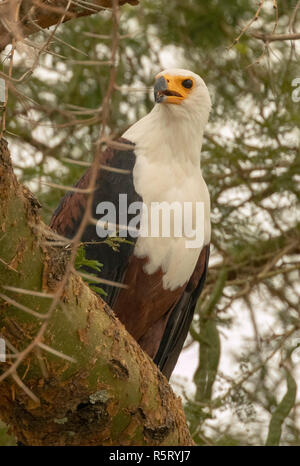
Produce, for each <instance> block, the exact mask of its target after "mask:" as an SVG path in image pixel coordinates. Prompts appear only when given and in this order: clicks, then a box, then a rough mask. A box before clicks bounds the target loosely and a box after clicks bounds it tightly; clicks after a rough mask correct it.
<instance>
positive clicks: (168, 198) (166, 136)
mask: <svg viewBox="0 0 300 466" xmlns="http://www.w3.org/2000/svg"><path fill="white" fill-rule="evenodd" d="M154 100H155V104H154V107H153V109H152V110H151V111H150V113H148V114H147V115H146V116H145V117H143V118H142V119H140V120H139V121H137V122H136V123H135V124H133V125H132V126H131V127H129V129H127V131H125V133H124V134H123V135H122V137H121V138H118V139H116V140H115V144H112V145H111V146H108V147H107V149H106V150H105V151H103V154H102V160H101V166H100V168H99V170H98V171H97V180H96V188H95V190H94V192H93V205H92V211H93V212H92V214H93V218H94V219H95V220H97V219H101V218H102V219H103V216H102V217H101V216H99V205H102V206H107V205H111V204H112V205H114V206H115V207H116V212H117V215H116V219H115V222H116V225H119V226H120V228H121V229H122V228H123V230H122V231H123V233H124V231H127V234H128V235H129V233H130V228H129V225H130V222H134V221H135V225H136V229H135V228H131V230H132V237H130V238H128V240H126V241H122V242H120V244H119V250H118V251H117V252H116V251H115V248H114V247H111V245H109V244H108V243H107V241H101V238H99V230H101V221H100V228H97V224H96V225H95V222H93V223H91V224H89V225H87V226H86V228H85V231H84V233H83V235H82V238H81V241H82V242H83V244H85V257H86V258H87V259H94V260H98V261H99V262H100V263H101V264H103V266H102V268H101V270H100V271H99V272H97V275H98V277H99V279H102V280H103V281H104V282H105V280H107V282H105V283H104V284H103V287H102V288H103V290H104V291H105V293H106V296H105V297H104V300H105V301H106V303H107V304H108V305H109V306H110V307H111V308H112V310H113V311H114V313H115V314H116V315H117V317H118V318H119V320H120V321H121V322H122V323H123V324H124V326H125V327H126V329H127V331H128V332H129V333H130V334H131V335H132V336H133V337H134V338H135V340H136V341H137V342H138V343H139V345H140V346H141V348H142V349H143V350H144V351H145V352H146V353H147V354H148V355H149V356H150V357H151V358H152V359H153V360H154V362H155V363H156V364H157V366H158V367H159V368H160V370H161V372H162V373H163V374H164V375H165V376H166V377H167V378H168V379H169V378H170V376H171V374H172V371H173V369H174V367H175V365H176V362H177V360H178V357H179V354H180V352H181V350H182V347H183V344H184V341H185V339H186V337H187V334H188V331H189V327H190V325H191V322H192V319H193V314H194V310H195V306H196V303H197V300H198V298H199V296H200V293H201V291H202V289H203V286H204V282H205V279H206V273H207V267H208V261H209V245H210V235H211V225H210V197H209V192H208V189H207V185H206V183H205V181H204V179H203V176H202V172H201V166H200V154H201V147H202V140H203V133H204V128H205V125H206V124H207V121H208V118H209V113H210V109H211V100H210V96H209V92H208V89H207V87H206V85H205V83H204V81H203V80H202V78H201V77H200V76H198V75H197V74H195V73H193V72H191V71H188V70H184V69H166V70H164V71H162V72H160V73H159V74H157V75H156V76H155V80H154ZM91 170H92V167H90V168H89V169H88V170H87V171H86V172H85V173H84V175H83V176H82V177H81V179H80V180H79V181H78V183H77V184H76V185H75V186H76V188H79V189H78V190H74V191H72V192H68V193H67V194H66V195H65V197H64V198H63V199H62V200H61V202H60V204H59V206H58V208H57V209H56V211H55V212H54V214H53V217H52V219H51V223H50V226H51V228H52V229H53V230H54V231H56V232H57V233H58V234H59V235H63V236H64V237H67V238H72V237H74V235H75V234H76V231H77V230H78V228H79V225H80V222H81V219H82V217H83V215H84V211H85V208H86V203H87V194H86V193H85V192H84V191H83V190H84V189H87V188H88V186H89V180H90V176H91ZM120 195H123V197H124V195H126V201H127V211H126V215H125V217H124V214H125V212H123V210H124V207H122V206H121V200H120V199H121V197H120ZM174 202H175V204H176V206H177V207H178V206H179V207H182V208H183V207H184V206H185V205H187V204H189V205H191V206H192V208H191V210H190V212H191V216H192V221H191V225H193V226H195V218H196V216H195V208H194V207H195V206H196V205H197V204H199V205H201V206H202V211H201V212H202V216H201V222H200V225H198V226H197V227H200V228H201V231H202V234H201V235H200V238H201V241H200V240H199V241H197V242H196V243H197V244H196V246H194V247H187V236H188V235H190V231H189V230H188V233H186V234H184V233H183V234H182V235H181V236H180V235H178V234H176V231H175V230H176V228H175V227H174V228H172V229H170V234H169V235H162V234H161V229H159V234H155V235H151V234H148V235H146V234H144V235H141V234H139V233H138V234H136V231H140V230H139V228H141V227H142V225H143V224H144V226H145V224H146V223H147V222H148V223H149V222H150V220H151V218H152V217H151V215H152V214H151V215H150V216H149V215H147V216H146V215H145V212H146V210H147V212H149V210H150V211H151V207H152V205H153V204H155V205H156V206H157V205H160V204H161V203H165V205H170V204H171V205H174ZM107 203H108V204H107ZM122 203H123V198H122ZM136 203H138V205H140V204H139V203H141V205H142V206H143V207H142V208H141V210H140V216H139V221H136V219H135V216H134V214H135V213H136V211H134V209H130V208H129V209H128V205H129V206H136V205H137V204H136ZM172 203H173V204H172ZM100 211H101V213H102V214H103V212H102V210H101V209H100ZM151 212H152V211H151ZM171 213H172V212H171ZM146 217H147V219H146V220H145V218H146ZM173 217H174V218H175V213H174V212H173ZM173 217H172V218H173ZM124 218H126V221H125V225H124ZM153 218H154V217H153ZM170 218H171V215H170ZM122 222H123V223H122ZM180 222H181V226H182V223H185V217H184V218H183V220H179V223H180ZM198 223H199V222H198ZM103 224H105V222H104V221H103ZM105 225H106V229H107V228H108V226H107V225H108V224H107V223H106V224H105ZM146 226H147V225H146ZM177 226H178V225H177ZM179 226H180V225H179ZM98 227H99V225H98ZM104 229H105V228H104ZM124 229H125V230H124ZM107 231H109V230H107ZM134 231H135V234H133V233H134ZM184 231H185V230H184ZM193 231H194V230H193ZM113 283H119V284H120V286H113ZM101 286H102V285H101Z"/></svg>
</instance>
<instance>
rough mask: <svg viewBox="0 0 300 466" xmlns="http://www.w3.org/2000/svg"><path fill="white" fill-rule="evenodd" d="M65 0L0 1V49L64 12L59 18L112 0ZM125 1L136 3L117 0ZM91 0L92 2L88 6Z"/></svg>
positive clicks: (134, 2)
mask: <svg viewBox="0 0 300 466" xmlns="http://www.w3.org/2000/svg"><path fill="white" fill-rule="evenodd" d="M68 3H69V2H68V0H54V1H51V0H26V1H22V0H9V1H4V2H3V3H0V19H1V21H0V52H1V50H3V49H4V48H5V47H6V46H7V45H8V44H9V43H10V42H11V40H12V38H13V37H15V38H16V39H20V38H22V37H23V38H24V37H27V36H29V35H30V34H33V33H34V32H37V31H39V28H38V27H37V26H36V24H37V25H38V26H39V27H41V28H48V27H50V26H52V25H53V24H57V23H58V22H59V21H60V20H61V18H62V16H63V15H64V12H65V9H66V7H67V6H68V11H67V12H66V13H65V15H64V19H63V22H65V21H68V20H70V19H72V18H79V17H80V16H89V15H92V14H95V12H97V11H98V10H100V9H102V8H109V7H111V6H112V0H90V2H89V5H88V6H81V5H80V4H78V3H75V2H74V3H73V2H72V3H70V5H68ZM125 3H129V4H131V5H137V4H138V0H119V5H120V6H121V5H124V4H125ZM91 4H94V5H95V6H94V7H93V6H91Z"/></svg>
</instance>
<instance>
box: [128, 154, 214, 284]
mask: <svg viewBox="0 0 300 466" xmlns="http://www.w3.org/2000/svg"><path fill="white" fill-rule="evenodd" d="M133 181H134V187H135V189H136V191H137V193H138V194H139V195H140V196H141V197H142V200H143V213H142V221H141V224H142V231H143V232H144V235H143V236H140V237H139V238H138V240H137V243H136V246H135V251H134V254H135V255H136V256H138V257H147V258H148V263H147V265H146V267H145V271H146V272H147V273H149V274H152V273H154V272H155V271H156V270H157V269H159V268H161V269H162V271H163V272H164V276H163V286H164V288H165V289H171V290H173V289H176V288H177V287H179V286H182V285H183V284H184V283H185V282H187V281H188V280H189V278H190V277H191V275H192V273H193V271H194V268H195V265H196V263H197V260H198V258H199V254H200V252H201V249H202V246H203V243H204V242H205V238H204V237H205V236H207V232H205V217H207V216H208V217H209V211H208V209H209V206H208V205H207V198H206V197H207V190H205V189H204V188H206V185H205V183H204V181H203V178H202V176H201V172H200V168H199V169H197V167H195V166H192V164H190V165H189V163H188V162H186V163H185V165H184V166H183V164H182V163H180V161H178V160H172V159H170V158H168V159H167V160H160V159H159V158H157V159H156V160H151V159H149V158H148V157H145V156H143V155H138V156H137V160H136V164H135V167H134V170H133ZM203 183H204V185H205V186H204V185H203ZM198 204H199V205H198ZM201 206H202V208H201ZM198 207H199V208H200V210H199V211H197V208H198ZM198 214H199V215H198ZM199 222H202V224H199ZM195 228H198V229H199V228H202V229H203V237H202V238H201V239H200V242H198V243H197V242H195V244H194V246H193V247H189V246H188V244H189V238H190V236H189V235H190V231H191V229H193V230H194V229H195ZM206 230H207V228H206Z"/></svg>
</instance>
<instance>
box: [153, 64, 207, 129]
mask: <svg viewBox="0 0 300 466" xmlns="http://www.w3.org/2000/svg"><path fill="white" fill-rule="evenodd" d="M154 99H155V102H156V103H157V104H163V107H164V111H166V112H172V114H173V115H174V117H176V116H179V117H182V116H183V115H184V114H187V116H190V117H192V118H199V119H201V120H202V122H203V124H206V122H207V120H208V116H209V112H210V109H211V100H210V96H209V93H208V89H207V87H206V85H205V83H204V81H203V79H202V78H200V76H198V74H195V73H193V72H192V71H188V70H184V69H180V68H171V69H167V70H164V71H161V72H160V73H158V74H157V75H156V76H155V83H154Z"/></svg>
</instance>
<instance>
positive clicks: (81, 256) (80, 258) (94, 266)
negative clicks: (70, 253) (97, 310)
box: [74, 245, 107, 296]
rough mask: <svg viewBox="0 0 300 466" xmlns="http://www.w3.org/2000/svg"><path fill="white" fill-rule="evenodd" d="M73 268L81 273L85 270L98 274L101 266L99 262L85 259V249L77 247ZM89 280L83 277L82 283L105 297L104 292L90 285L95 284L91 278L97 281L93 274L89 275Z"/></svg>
mask: <svg viewBox="0 0 300 466" xmlns="http://www.w3.org/2000/svg"><path fill="white" fill-rule="evenodd" d="M74 266H75V269H76V270H79V271H81V270H82V269H83V270H85V269H86V268H88V269H91V270H95V271H96V272H100V271H101V268H102V267H103V264H100V262H99V261H97V260H92V259H87V258H86V257H85V249H84V245H81V246H79V248H78V249H77V254H76V257H75V262H74ZM89 275H90V276H91V278H87V277H84V281H85V282H86V283H88V284H89V285H90V288H91V289H92V290H93V291H95V293H99V294H100V295H102V296H106V294H107V293H106V292H105V291H104V290H103V289H102V288H100V287H99V286H96V285H94V284H92V283H95V280H93V278H92V277H93V276H94V277H95V278H96V279H97V276H96V275H95V274H93V273H89Z"/></svg>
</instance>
